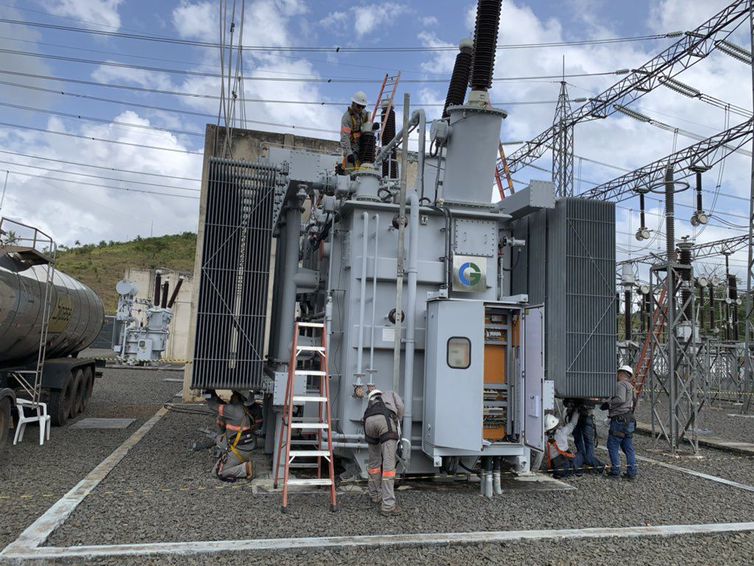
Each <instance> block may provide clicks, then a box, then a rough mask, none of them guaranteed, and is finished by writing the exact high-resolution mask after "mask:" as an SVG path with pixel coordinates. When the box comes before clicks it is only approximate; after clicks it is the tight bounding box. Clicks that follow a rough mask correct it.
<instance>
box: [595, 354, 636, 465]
mask: <svg viewBox="0 0 754 566" xmlns="http://www.w3.org/2000/svg"><path fill="white" fill-rule="evenodd" d="M633 375H634V370H633V369H632V368H631V366H621V367H620V368H618V376H617V383H616V384H615V392H614V393H613V396H612V397H611V398H610V400H609V401H606V402H605V403H602V405H601V406H600V408H601V409H602V410H603V411H604V410H606V411H608V416H609V417H610V432H609V433H608V436H607V451H608V453H609V454H610V474H609V477H610V478H612V479H620V477H621V476H620V450H623V453H624V454H625V455H626V474H625V476H623V477H625V478H626V479H629V480H633V479H635V478H636V474H637V468H636V451H635V450H634V440H633V436H634V431H635V430H636V419H635V418H634V387H633V385H631V378H633Z"/></svg>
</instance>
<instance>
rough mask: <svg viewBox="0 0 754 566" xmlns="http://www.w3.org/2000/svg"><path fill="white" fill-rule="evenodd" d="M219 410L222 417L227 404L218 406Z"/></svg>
mask: <svg viewBox="0 0 754 566" xmlns="http://www.w3.org/2000/svg"><path fill="white" fill-rule="evenodd" d="M217 412H218V413H219V414H220V416H221V417H224V416H225V405H220V406H219V407H218V408H217Z"/></svg>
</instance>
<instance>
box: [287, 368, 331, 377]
mask: <svg viewBox="0 0 754 566" xmlns="http://www.w3.org/2000/svg"><path fill="white" fill-rule="evenodd" d="M295 373H296V375H301V376H304V375H318V376H320V377H325V376H326V375H327V374H326V373H325V372H324V371H321V370H318V369H297V370H296V372H295Z"/></svg>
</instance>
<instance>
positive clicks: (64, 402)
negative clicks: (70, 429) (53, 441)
mask: <svg viewBox="0 0 754 566" xmlns="http://www.w3.org/2000/svg"><path fill="white" fill-rule="evenodd" d="M73 386H74V384H73V376H69V377H68V379H66V382H65V385H64V386H63V389H56V390H53V391H50V402H49V404H48V406H47V413H48V414H49V415H50V420H51V422H52V424H53V425H54V426H65V424H66V423H67V422H68V415H69V414H70V412H71V404H72V397H73Z"/></svg>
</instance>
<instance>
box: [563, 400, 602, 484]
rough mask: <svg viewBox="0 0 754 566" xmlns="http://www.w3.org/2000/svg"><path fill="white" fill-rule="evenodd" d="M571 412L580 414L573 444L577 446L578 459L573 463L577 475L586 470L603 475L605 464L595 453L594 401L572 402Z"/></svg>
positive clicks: (574, 430) (574, 431)
mask: <svg viewBox="0 0 754 566" xmlns="http://www.w3.org/2000/svg"><path fill="white" fill-rule="evenodd" d="M570 404H571V407H570V408H569V413H570V412H571V411H578V412H579V420H578V422H577V423H576V427H575V428H574V429H573V443H574V444H575V445H576V458H575V459H574V461H573V467H574V468H575V470H576V475H577V476H581V475H582V474H583V473H584V471H585V469H587V468H588V469H589V470H590V471H592V472H594V473H597V474H601V473H603V472H604V471H605V464H603V463H602V462H601V461H600V460H599V458H597V456H596V454H595V453H594V449H595V446H596V438H597V433H596V429H595V426H594V412H593V409H594V401H592V400H589V399H587V400H581V399H579V400H571V403H570Z"/></svg>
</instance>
